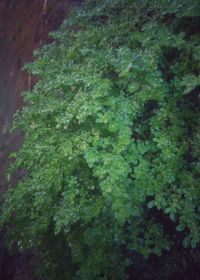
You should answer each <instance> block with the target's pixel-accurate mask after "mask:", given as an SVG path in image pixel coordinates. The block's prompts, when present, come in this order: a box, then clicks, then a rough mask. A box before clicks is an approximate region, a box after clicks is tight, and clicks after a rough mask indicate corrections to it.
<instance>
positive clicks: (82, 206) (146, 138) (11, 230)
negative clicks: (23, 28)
mask: <svg viewBox="0 0 200 280" xmlns="http://www.w3.org/2000/svg"><path fill="white" fill-rule="evenodd" d="M198 11H199V6H198V1H192V0H190V1H184V0H180V1H179V0H176V1H172V0H159V1H156V0H151V1H145V0H124V1H121V0H102V1H95V0H90V1H87V3H86V4H84V5H83V6H82V7H81V8H79V9H76V10H75V11H74V12H73V14H72V15H71V17H70V18H69V19H67V20H66V21H65V22H64V23H63V25H62V26H61V28H60V30H59V31H58V32H55V33H52V34H51V36H52V37H53V38H54V42H53V43H52V44H50V45H48V46H45V47H43V48H42V49H41V50H38V51H36V52H35V56H36V60H35V61H34V62H33V63H31V64H29V65H28V66H26V68H27V69H28V70H29V71H30V73H32V74H33V75H36V76H39V77H40V80H39V82H38V83H37V84H36V85H35V87H34V89H33V90H32V91H29V92H25V93H24V98H25V101H26V104H27V105H26V106H25V107H24V109H23V110H22V111H21V112H20V113H19V114H18V115H17V117H16V120H15V127H16V128H20V129H21V130H22V131H23V133H24V135H25V141H24V144H23V146H22V147H21V149H20V151H18V152H17V153H16V154H13V156H14V157H16V159H15V161H14V163H13V164H12V166H11V168H10V176H11V178H12V174H13V172H14V171H15V170H16V169H23V170H26V173H27V175H26V176H25V177H24V178H23V179H21V180H20V181H19V182H18V183H17V186H16V187H10V189H9V191H8V192H7V194H6V197H5V203H4V207H3V209H2V217H1V224H2V226H3V227H4V230H5V231H6V236H7V240H8V243H9V244H10V246H11V247H12V246H14V247H15V246H17V247H18V248H19V249H20V250H25V249H27V248H39V250H40V251H41V252H42V253H43V258H44V266H43V270H42V271H41V272H42V273H43V274H44V275H45V276H46V278H47V279H81V280H94V279H115V280H117V279H120V280H122V279H127V275H126V268H127V267H129V266H130V265H131V255H132V253H133V252H138V253H140V254H142V255H143V256H144V257H148V256H149V255H150V254H157V255H161V253H162V251H163V250H169V249H170V247H171V246H173V242H175V240H174V239H173V234H170V233H169V232H168V231H167V228H166V226H165V223H164V222H163V220H162V218H159V217H164V218H165V220H166V219H167V220H169V221H170V220H171V222H172V224H173V225H174V232H176V231H180V232H182V234H181V235H180V236H181V237H180V238H181V240H180V241H181V242H182V243H183V246H185V247H187V246H189V247H190V246H191V247H192V248H194V247H196V246H197V245H198V244H199V242H200V176H199V174H200V161H199V158H200V126H199V123H200V99H199V98H200V95H199V92H200V91H199V89H200V76H199V66H200V45H199V42H200V38H199V36H198V35H197V30H198V25H199V23H200V21H199V17H198ZM10 184H11V185H12V179H11V180H10Z"/></svg>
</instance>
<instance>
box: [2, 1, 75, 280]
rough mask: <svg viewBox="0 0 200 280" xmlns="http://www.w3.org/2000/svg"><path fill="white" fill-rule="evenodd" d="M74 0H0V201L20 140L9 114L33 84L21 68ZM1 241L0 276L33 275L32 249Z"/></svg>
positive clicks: (24, 278) (24, 279)
mask: <svg viewBox="0 0 200 280" xmlns="http://www.w3.org/2000/svg"><path fill="white" fill-rule="evenodd" d="M78 2H80V1H79V0H0V203H1V201H2V197H3V196H2V195H3V193H4V192H5V191H6V189H7V183H6V177H5V171H6V169H7V166H8V161H9V160H8V155H9V153H10V152H11V151H12V150H15V149H17V148H18V147H19V146H20V144H21V142H22V137H21V136H20V134H19V133H15V134H9V133H8V128H9V127H10V124H11V122H12V117H13V114H14V113H15V112H16V110H17V109H18V108H20V107H21V106H22V105H23V104H22V98H21V92H22V91H24V90H26V89H28V88H29V87H31V86H32V85H33V84H34V79H33V78H31V77H29V76H28V75H27V73H24V72H22V71H21V68H22V67H23V65H24V64H25V63H26V62H28V61H30V60H32V59H33V56H32V53H33V50H34V49H36V48H38V47H40V46H42V45H43V44H44V43H46V42H48V41H49V39H48V32H49V31H51V30H56V29H57V28H58V26H59V25H60V23H61V22H62V21H63V19H64V18H65V17H66V16H67V14H68V12H69V10H70V9H71V8H72V6H73V5H76V4H77V3H78ZM2 242H3V241H2V240H1V238H0V243H1V244H0V279H1V280H7V279H12V280H33V279H35V277H34V276H33V270H34V266H35V265H36V264H37V261H38V257H37V256H36V257H35V256H34V254H33V252H29V253H26V254H19V255H17V256H14V257H12V256H9V255H8V253H7V250H6V249H5V248H4V246H3V245H2V244H3V243H2ZM35 259H37V260H35ZM2 266H3V267H2Z"/></svg>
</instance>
